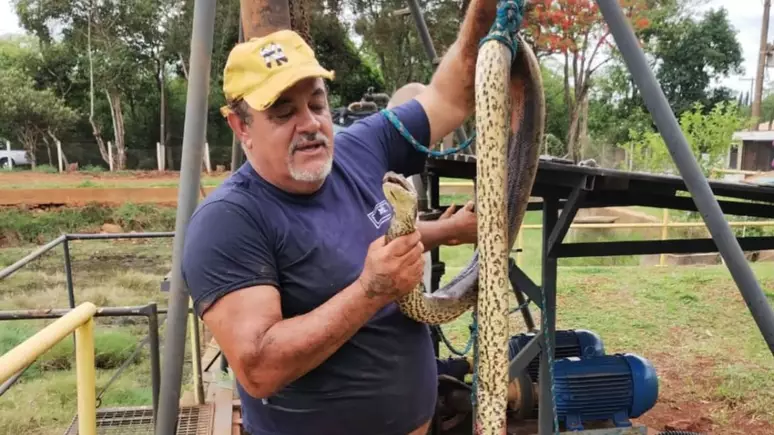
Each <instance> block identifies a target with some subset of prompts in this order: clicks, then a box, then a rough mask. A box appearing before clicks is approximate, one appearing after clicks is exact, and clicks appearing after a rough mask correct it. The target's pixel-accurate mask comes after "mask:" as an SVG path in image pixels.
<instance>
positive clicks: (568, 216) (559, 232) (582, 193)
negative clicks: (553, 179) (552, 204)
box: [544, 177, 588, 256]
mask: <svg viewBox="0 0 774 435" xmlns="http://www.w3.org/2000/svg"><path fill="white" fill-rule="evenodd" d="M586 180H588V178H587V177H583V178H582V179H581V181H580V182H579V183H578V184H577V185H575V187H574V188H573V189H572V193H570V197H569V198H567V202H565V203H564V207H563V208H562V213H561V214H560V215H559V220H558V221H556V224H555V226H554V228H552V229H548V228H547V229H545V230H544V231H551V232H550V235H549V236H548V246H547V251H548V255H549V256H555V255H556V251H557V249H558V248H559V247H560V246H561V244H562V241H563V240H564V236H566V235H567V232H568V231H569V230H570V225H571V224H572V221H573V219H575V215H576V214H578V209H579V208H580V206H581V204H582V203H583V200H584V199H585V198H586V194H587V193H588V190H587V188H586Z"/></svg>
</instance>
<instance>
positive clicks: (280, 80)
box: [244, 63, 335, 111]
mask: <svg viewBox="0 0 774 435" xmlns="http://www.w3.org/2000/svg"><path fill="white" fill-rule="evenodd" d="M334 75H335V74H334V72H333V71H328V70H327V69H325V68H323V67H322V66H320V65H319V64H316V63H315V64H310V65H304V66H300V67H297V68H293V69H292V70H288V72H286V73H283V74H278V75H276V76H274V77H272V78H271V79H269V80H268V81H267V82H266V83H265V84H264V85H263V86H261V87H260V88H258V89H256V90H254V91H253V92H251V93H249V94H247V95H245V96H244V100H245V101H246V102H247V104H249V105H250V107H252V108H253V109H255V110H258V111H262V110H266V109H268V108H269V107H270V106H271V105H272V104H274V102H275V101H277V98H279V96H280V95H282V93H283V92H285V90H287V89H288V88H290V87H291V86H293V85H295V84H296V83H298V82H299V81H301V80H303V79H306V78H310V77H320V78H325V79H328V80H333V78H334Z"/></svg>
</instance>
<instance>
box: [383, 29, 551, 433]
mask: <svg viewBox="0 0 774 435" xmlns="http://www.w3.org/2000/svg"><path fill="white" fill-rule="evenodd" d="M515 41H516V42H517V47H518V49H517V50H516V53H515V56H513V57H511V51H510V50H509V49H508V48H507V47H506V46H504V45H502V44H500V43H498V42H497V41H487V42H484V43H483V44H482V45H481V46H480V48H479V55H478V58H477V63H476V77H475V96H476V98H475V100H476V102H475V117H476V135H477V137H476V138H475V144H476V157H475V159H476V186H477V192H476V198H475V203H476V205H475V207H476V208H475V212H476V214H477V230H478V236H477V242H478V244H477V247H476V249H475V250H474V252H473V255H472V257H471V259H470V260H469V262H468V263H467V265H466V266H465V267H464V268H463V269H462V270H461V271H460V272H459V273H458V274H457V275H456V276H454V277H453V278H452V279H451V280H450V281H449V282H448V283H447V284H445V285H444V286H442V287H441V288H439V289H438V290H436V291H434V292H428V291H427V289H426V288H425V286H424V283H422V282H420V283H419V284H418V285H417V286H416V287H415V288H414V289H413V290H412V291H411V292H409V293H408V294H406V295H405V296H403V297H401V298H399V299H398V300H397V305H398V307H399V309H400V311H401V312H402V313H403V314H405V315H406V316H407V317H409V318H411V319H413V320H415V321H417V322H421V323H426V324H429V325H439V324H443V323H448V322H451V321H453V320H455V319H457V318H458V317H459V316H460V315H462V314H463V313H465V312H467V311H468V310H471V309H474V310H475V311H476V314H477V316H478V318H477V321H478V325H479V326H478V333H477V334H478V336H477V353H478V355H477V356H478V367H479V368H478V373H477V382H478V385H477V392H476V394H477V408H476V412H477V416H476V426H477V428H478V430H479V431H480V432H478V433H482V434H500V433H503V431H504V430H505V415H506V412H505V411H506V406H507V388H508V354H507V340H508V337H509V332H510V331H509V325H508V311H509V307H508V302H509V288H508V286H509V280H508V254H509V252H510V251H511V249H512V248H513V244H514V241H515V240H516V236H517V235H518V231H519V228H520V227H521V225H522V223H523V220H524V215H525V213H526V211H527V205H528V202H529V199H530V195H531V192H532V187H533V185H534V182H535V177H536V174H537V168H538V163H539V150H540V148H541V145H542V144H543V140H544V128H545V127H544V126H545V97H544V93H543V83H542V76H541V73H540V65H539V62H538V60H537V58H536V56H535V54H534V52H533V50H532V49H531V48H530V46H529V45H528V44H526V43H525V41H524V39H523V37H522V36H521V35H518V34H517V35H516V38H515ZM382 188H383V191H384V195H385V199H386V200H387V201H388V202H389V203H390V205H391V206H392V208H393V216H392V218H391V221H390V224H389V226H388V228H387V230H386V234H385V241H386V242H387V243H389V242H390V241H392V240H394V239H395V238H397V237H400V236H403V235H406V234H410V233H412V232H414V231H415V230H416V221H417V218H418V202H417V192H416V190H415V189H414V188H413V186H412V184H411V183H409V182H408V180H407V179H406V178H405V177H404V176H403V175H401V174H397V173H395V172H391V171H388V172H386V173H385V174H384V176H383V179H382Z"/></svg>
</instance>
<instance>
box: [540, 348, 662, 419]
mask: <svg viewBox="0 0 774 435" xmlns="http://www.w3.org/2000/svg"><path fill="white" fill-rule="evenodd" d="M554 394H555V397H556V413H557V417H558V418H559V420H560V421H564V423H565V426H566V427H567V429H568V430H583V425H582V422H584V421H595V420H597V421H598V420H612V421H613V423H614V424H615V425H616V426H618V427H629V426H631V425H632V424H631V422H630V421H629V419H630V418H637V417H639V416H641V415H642V414H644V413H645V412H646V411H648V410H649V409H651V408H652V407H653V406H654V405H655V404H656V400H657V399H658V376H657V374H656V369H655V368H654V367H653V365H652V364H651V363H650V361H648V360H647V359H645V358H643V357H641V356H639V355H634V354H631V353H625V354H615V355H602V356H596V357H591V358H578V357H570V358H563V359H559V360H556V361H555V363H554Z"/></svg>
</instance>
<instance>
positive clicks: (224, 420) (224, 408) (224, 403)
mask: <svg viewBox="0 0 774 435" xmlns="http://www.w3.org/2000/svg"><path fill="white" fill-rule="evenodd" d="M212 385H215V384H212ZM232 395H233V392H232V390H231V388H224V387H222V386H219V387H218V389H217V391H216V392H215V401H214V404H215V416H214V418H213V423H212V435H231V419H232V414H233V409H234V408H233V406H232V405H231V400H232Z"/></svg>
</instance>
